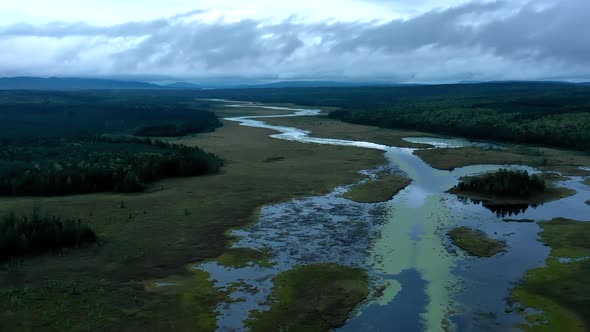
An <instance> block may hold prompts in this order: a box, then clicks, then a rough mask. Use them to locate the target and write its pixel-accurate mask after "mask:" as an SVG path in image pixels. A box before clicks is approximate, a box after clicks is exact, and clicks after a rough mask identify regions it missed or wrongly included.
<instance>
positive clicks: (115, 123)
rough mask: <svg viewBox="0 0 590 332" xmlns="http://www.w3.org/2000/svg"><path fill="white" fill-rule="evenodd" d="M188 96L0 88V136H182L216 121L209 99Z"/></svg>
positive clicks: (211, 126)
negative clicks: (202, 100) (200, 99)
mask: <svg viewBox="0 0 590 332" xmlns="http://www.w3.org/2000/svg"><path fill="white" fill-rule="evenodd" d="M194 99H195V98H194V97H193V96H190V95H188V94H186V93H183V92H181V91H179V92H176V93H167V92H158V91H88V92H86V91H82V92H43V91H0V132H2V138H4V139H6V138H18V137H88V136H95V135H101V134H122V135H134V134H137V135H138V136H146V135H151V134H152V133H155V134H160V135H158V136H172V135H178V136H182V135H185V134H196V133H202V132H210V131H213V130H215V128H218V127H220V126H221V125H222V124H221V122H220V121H219V119H218V118H217V116H216V115H215V114H213V113H212V112H209V111H208V109H209V103H207V102H199V101H196V100H194ZM159 126H165V127H166V128H165V130H162V128H160V129H158V127H159ZM171 128H173V130H170V129H171Z"/></svg>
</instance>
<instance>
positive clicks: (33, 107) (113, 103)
mask: <svg viewBox="0 0 590 332" xmlns="http://www.w3.org/2000/svg"><path fill="white" fill-rule="evenodd" d="M193 99H194V98H192V97H189V96H186V97H183V95H182V94H178V95H174V96H169V95H168V94H166V93H153V92H152V93H150V92H116V91H108V92H24V91H16V92H8V91H4V92H0V130H1V131H2V138H1V139H0V196H60V195H71V194H87V193H96V192H122V193H130V192H139V191H142V190H144V189H145V188H146V186H147V185H148V184H150V183H152V182H154V181H157V180H160V179H164V178H169V177H184V176H198V175H204V174H209V173H214V172H217V171H218V170H219V169H220V168H221V166H222V165H223V162H222V160H221V159H219V158H217V157H216V156H214V155H213V154H210V153H207V152H205V151H203V150H201V149H199V148H198V147H187V146H179V145H174V144H169V143H165V142H162V141H155V140H151V139H148V138H134V137H133V136H160V137H169V136H183V135H189V134H196V133H203V132H209V131H213V130H215V128H217V127H219V126H221V122H220V121H219V119H218V118H217V116H216V115H215V114H214V113H212V112H209V111H206V110H203V109H202V107H199V106H203V105H200V104H199V103H198V102H196V101H192V100H193Z"/></svg>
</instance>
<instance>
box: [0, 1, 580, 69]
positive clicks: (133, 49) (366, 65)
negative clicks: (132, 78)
mask: <svg viewBox="0 0 590 332" xmlns="http://www.w3.org/2000/svg"><path fill="white" fill-rule="evenodd" d="M202 13H203V12H202V11H194V12H190V13H185V14H180V15H177V16H174V17H171V18H167V19H159V20H154V21H148V22H129V23H125V24H119V25H113V26H108V27H102V26H93V25H89V24H86V23H83V22H80V23H65V22H55V23H48V24H43V25H31V24H25V23H21V24H15V25H10V26H5V27H1V28H0V45H1V43H2V42H3V41H7V40H11V41H12V42H13V43H14V41H15V40H18V38H29V39H31V38H37V39H39V38H40V39H42V40H44V42H43V44H44V45H46V44H47V39H49V40H56V42H62V43H65V42H66V41H67V40H68V38H70V39H71V38H75V39H76V40H78V42H77V43H74V42H72V43H73V44H72V45H69V44H68V47H67V50H64V51H63V52H60V51H59V48H58V50H57V51H55V52H56V53H57V55H55V59H56V61H57V60H59V61H64V60H67V61H66V62H68V63H69V64H74V65H76V66H77V67H76V68H79V69H78V70H79V71H80V73H81V74H86V73H91V72H93V71H95V70H97V69H99V70H100V71H101V72H104V73H109V74H142V73H148V74H159V75H171V76H175V75H176V76H184V77H197V76H198V77H205V76H224V75H226V76H227V75H234V76H235V75H238V76H244V77H284V78H304V77H305V78H316V77H322V78H325V77H332V78H370V77H379V78H394V79H399V80H448V79H461V78H463V79H477V78H481V79H533V78H534V79H537V78H549V77H551V78H554V77H561V78H567V77H573V76H576V77H579V76H580V75H581V76H584V75H588V74H590V70H588V69H587V68H588V66H590V34H588V33H587V31H590V23H589V22H588V19H589V15H590V1H586V0H571V1H561V2H551V3H548V2H546V1H531V2H529V3H527V4H525V5H520V6H515V5H514V3H509V2H499V1H497V2H471V3H466V4H463V5H460V6H456V7H451V8H447V9H444V10H434V11H430V12H427V13H423V14H421V15H419V16H416V17H413V18H411V19H407V20H393V21H390V22H338V21H333V20H332V21H325V22H319V23H317V22H316V23H309V22H305V21H302V20H299V19H297V18H292V19H289V20H285V21H281V22H269V21H261V20H249V19H246V20H241V21H237V22H226V21H223V20H218V21H214V22H203V21H200V20H195V19H193V16H194V15H195V14H202ZM35 40H36V39H35ZM80 40H81V41H80ZM76 45H78V47H76ZM20 47H22V45H21V46H20ZM20 51H22V52H26V47H24V48H23V49H22V50H20ZM0 59H2V58H0ZM4 62H5V63H4V64H3V65H0V73H1V72H2V71H4V72H7V68H9V67H10V63H6V60H4ZM55 65H56V67H57V68H59V67H60V63H56V64H55ZM511 68H512V69H511ZM85 70H86V71H87V72H84V71H85ZM507 71H508V72H507ZM581 71H582V72H581Z"/></svg>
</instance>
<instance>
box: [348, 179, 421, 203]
mask: <svg viewBox="0 0 590 332" xmlns="http://www.w3.org/2000/svg"><path fill="white" fill-rule="evenodd" d="M410 183H412V180H411V179H409V178H408V177H406V176H403V175H394V174H386V175H382V176H380V177H379V178H378V179H376V180H370V181H367V182H365V183H361V184H359V185H356V186H354V187H352V189H351V190H349V191H348V192H347V193H346V194H344V198H346V199H350V200H352V201H355V202H357V203H379V202H387V201H389V200H391V199H392V198H393V197H394V196H395V195H396V194H397V193H398V192H400V191H402V190H403V189H404V188H405V187H407V186H408V185H409V184H410Z"/></svg>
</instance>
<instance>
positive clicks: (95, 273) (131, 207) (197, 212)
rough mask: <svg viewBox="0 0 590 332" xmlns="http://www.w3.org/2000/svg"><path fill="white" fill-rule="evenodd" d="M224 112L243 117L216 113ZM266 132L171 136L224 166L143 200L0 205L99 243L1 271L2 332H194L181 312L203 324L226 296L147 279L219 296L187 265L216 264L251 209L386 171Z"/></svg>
mask: <svg viewBox="0 0 590 332" xmlns="http://www.w3.org/2000/svg"><path fill="white" fill-rule="evenodd" d="M232 112H235V113H233V115H234V116H235V115H237V114H242V113H241V110H224V114H226V115H228V114H232ZM270 133H271V132H270V131H268V130H262V129H252V128H246V127H241V126H238V125H237V124H235V123H232V122H226V123H225V126H224V127H222V128H221V129H219V130H218V131H216V132H213V133H207V134H202V135H199V136H197V137H186V138H182V139H179V140H177V141H176V143H183V144H187V145H198V146H200V147H202V148H204V149H206V150H207V151H210V152H213V153H215V154H217V155H218V156H220V157H221V158H223V159H224V160H225V161H226V166H225V167H224V168H223V170H222V173H221V174H219V175H212V176H204V177H198V178H183V179H170V180H164V181H160V182H158V183H156V184H155V185H152V186H151V187H150V189H149V190H148V192H146V193H141V194H134V195H120V194H92V195H80V196H68V197H56V198H3V199H0V212H2V213H6V212H11V211H12V212H15V213H17V214H28V213H29V212H30V211H31V210H32V209H33V208H39V209H40V210H41V211H42V212H43V213H48V214H51V215H59V216H62V217H64V218H75V219H81V220H82V221H83V222H84V223H85V224H88V225H89V226H90V227H92V228H93V229H94V230H95V231H96V232H97V235H98V237H99V239H100V242H101V243H100V244H98V245H95V246H93V247H90V248H88V249H81V250H77V251H70V252H63V253H62V254H56V255H49V256H42V257H38V258H33V259H30V260H25V261H23V262H21V263H19V264H13V265H10V266H3V267H2V270H1V271H0V287H2V292H3V293H4V294H3V297H4V296H5V298H8V299H10V301H9V303H3V305H2V306H1V307H0V309H1V310H0V315H1V316H2V319H1V320H0V330H38V329H45V330H96V329H102V330H105V329H106V330H137V329H141V330H163V329H164V330H165V329H181V330H183V329H185V328H186V329H188V330H190V328H189V327H191V326H194V325H193V323H194V321H195V317H193V316H191V315H189V314H179V313H191V312H201V313H203V315H205V316H207V315H209V316H208V317H211V315H212V310H214V309H215V305H216V303H217V302H215V301H216V300H215V299H216V298H219V297H220V296H222V295H223V294H221V295H216V296H215V297H212V298H213V300H209V299H208V298H203V297H202V296H200V297H199V296H198V294H194V292H189V293H187V292H180V293H178V292H152V291H146V289H148V288H149V287H147V286H146V285H149V284H150V283H151V280H156V279H164V278H169V277H171V276H172V277H174V276H176V278H178V279H182V280H185V278H188V279H190V280H193V281H194V283H196V284H198V285H199V287H201V288H206V289H207V292H213V293H215V290H214V289H211V288H210V287H209V286H211V285H210V283H208V282H207V280H206V279H207V277H206V276H203V275H196V276H195V275H194V273H192V272H190V273H189V272H187V271H186V269H185V267H184V266H185V265H186V264H188V263H191V262H199V261H203V260H207V259H211V258H215V257H218V256H220V255H222V254H223V253H224V251H225V249H226V247H227V245H228V243H230V241H231V240H232V238H231V237H230V236H228V233H227V232H228V231H229V230H231V229H233V228H236V227H243V226H245V225H247V224H249V223H251V222H253V221H254V220H255V218H254V217H255V215H256V210H257V208H258V207H260V206H262V205H264V204H269V203H273V202H279V201H285V200H288V199H291V198H294V197H304V196H309V195H313V194H321V193H326V192H327V191H329V190H330V189H332V188H334V187H335V186H338V185H341V184H347V183H352V182H355V181H357V180H359V179H360V178H362V176H361V175H360V174H358V173H357V172H358V171H359V170H361V169H366V168H371V167H374V166H376V165H379V164H382V163H384V157H383V155H382V153H381V152H379V151H371V150H365V149H358V148H350V147H335V146H321V145H312V144H300V143H295V142H286V141H280V140H275V139H271V138H268V137H267V135H268V134H270ZM285 174H289V176H288V177H285ZM310 174H314V176H313V179H312V178H310ZM318 174H322V176H317V175H318ZM229 261H231V262H233V263H230V264H234V263H235V262H236V261H237V262H239V261H240V260H239V259H236V260H234V259H230V260H229ZM207 285H209V286H207ZM187 289H188V288H187ZM68 294H73V295H72V296H70V295H68ZM211 301H214V302H215V303H212V302H211ZM13 303H14V304H13ZM205 325H206V326H204V327H202V330H211V327H212V326H211V325H210V324H209V325H207V324H205Z"/></svg>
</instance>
